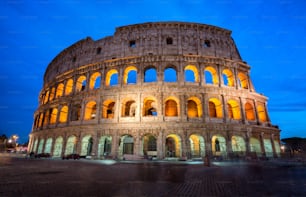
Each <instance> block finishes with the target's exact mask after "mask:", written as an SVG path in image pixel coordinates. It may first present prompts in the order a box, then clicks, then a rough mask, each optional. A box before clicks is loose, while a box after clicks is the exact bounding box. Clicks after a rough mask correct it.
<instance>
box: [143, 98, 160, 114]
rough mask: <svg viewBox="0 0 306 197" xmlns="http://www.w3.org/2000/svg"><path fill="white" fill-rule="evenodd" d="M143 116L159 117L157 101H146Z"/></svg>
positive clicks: (150, 99)
mask: <svg viewBox="0 0 306 197" xmlns="http://www.w3.org/2000/svg"><path fill="white" fill-rule="evenodd" d="M143 116H157V105H156V100H155V98H153V97H148V98H145V99H144V103H143Z"/></svg>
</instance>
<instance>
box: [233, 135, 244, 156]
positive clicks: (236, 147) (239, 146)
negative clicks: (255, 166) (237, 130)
mask: <svg viewBox="0 0 306 197" xmlns="http://www.w3.org/2000/svg"><path fill="white" fill-rule="evenodd" d="M232 150H233V152H236V153H239V154H241V155H245V151H246V147H245V141H244V139H243V138H242V137H241V136H236V135H234V136H232Z"/></svg>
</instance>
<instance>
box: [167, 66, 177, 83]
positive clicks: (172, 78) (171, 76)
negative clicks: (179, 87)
mask: <svg viewBox="0 0 306 197" xmlns="http://www.w3.org/2000/svg"><path fill="white" fill-rule="evenodd" d="M176 81H177V74H176V70H175V69H174V68H172V67H168V68H166V69H165V70H164V82H176Z"/></svg>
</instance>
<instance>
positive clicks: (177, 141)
mask: <svg viewBox="0 0 306 197" xmlns="http://www.w3.org/2000/svg"><path fill="white" fill-rule="evenodd" d="M165 154H166V157H181V154H182V153H181V138H180V137H179V136H178V135H176V134H170V135H168V136H167V138H166V152H165Z"/></svg>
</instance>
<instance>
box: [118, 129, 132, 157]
mask: <svg viewBox="0 0 306 197" xmlns="http://www.w3.org/2000/svg"><path fill="white" fill-rule="evenodd" d="M124 154H128V155H133V154H134V138H133V136H132V135H128V134H125V135H122V136H121V138H120V141H119V156H123V155H124Z"/></svg>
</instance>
